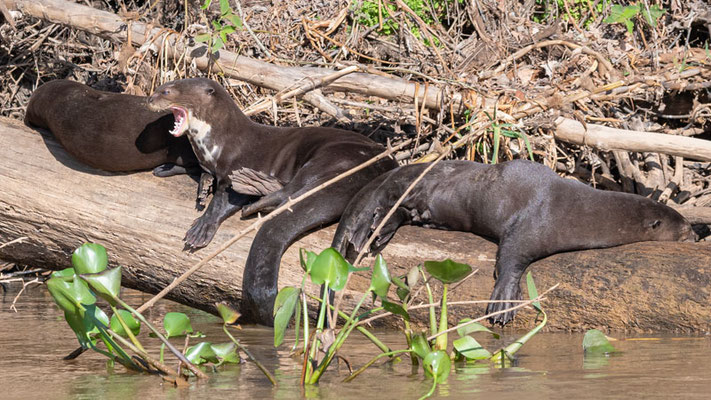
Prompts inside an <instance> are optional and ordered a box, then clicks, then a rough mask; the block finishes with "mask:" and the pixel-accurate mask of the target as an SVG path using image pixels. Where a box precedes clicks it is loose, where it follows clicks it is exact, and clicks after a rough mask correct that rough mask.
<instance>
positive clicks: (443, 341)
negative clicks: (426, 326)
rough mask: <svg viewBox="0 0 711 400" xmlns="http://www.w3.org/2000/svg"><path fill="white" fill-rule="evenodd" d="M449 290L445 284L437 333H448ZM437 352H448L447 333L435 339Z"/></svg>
mask: <svg viewBox="0 0 711 400" xmlns="http://www.w3.org/2000/svg"><path fill="white" fill-rule="evenodd" d="M448 289H449V284H447V283H445V284H444V289H443V290H442V301H441V304H442V305H441V306H440V310H439V330H438V331H437V333H440V332H446V331H447V328H448V322H447V290H448ZM434 347H435V350H445V351H446V350H447V333H444V334H442V335H439V336H437V339H435V346H434Z"/></svg>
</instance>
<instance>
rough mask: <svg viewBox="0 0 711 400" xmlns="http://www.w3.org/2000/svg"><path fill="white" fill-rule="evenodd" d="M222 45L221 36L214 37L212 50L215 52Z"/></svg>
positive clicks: (223, 43)
mask: <svg viewBox="0 0 711 400" xmlns="http://www.w3.org/2000/svg"><path fill="white" fill-rule="evenodd" d="M224 45H225V42H223V41H222V38H220V37H216V38H215V41H214V42H213V43H212V52H213V53H217V52H218V51H219V50H220V49H221V48H222V46H224Z"/></svg>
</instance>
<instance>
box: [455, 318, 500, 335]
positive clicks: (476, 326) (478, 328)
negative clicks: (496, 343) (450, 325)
mask: <svg viewBox="0 0 711 400" xmlns="http://www.w3.org/2000/svg"><path fill="white" fill-rule="evenodd" d="M469 321H471V318H465V319H463V320H461V321H459V324H458V325H462V324H464V323H466V322H469ZM476 332H487V333H490V334H491V336H493V337H494V338H496V339H499V338H500V337H501V336H500V335H499V334H498V333H496V332H492V331H491V330H489V328H487V327H485V326H484V325H482V324H480V323H477V322H472V323H470V324H469V325H465V326H461V327H459V328H457V333H458V334H459V336H460V337H463V336H467V335H469V334H472V333H476Z"/></svg>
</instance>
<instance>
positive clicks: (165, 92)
mask: <svg viewBox="0 0 711 400" xmlns="http://www.w3.org/2000/svg"><path fill="white" fill-rule="evenodd" d="M160 94H162V95H164V96H167V95H169V94H170V89H163V90H162V91H161V92H160Z"/></svg>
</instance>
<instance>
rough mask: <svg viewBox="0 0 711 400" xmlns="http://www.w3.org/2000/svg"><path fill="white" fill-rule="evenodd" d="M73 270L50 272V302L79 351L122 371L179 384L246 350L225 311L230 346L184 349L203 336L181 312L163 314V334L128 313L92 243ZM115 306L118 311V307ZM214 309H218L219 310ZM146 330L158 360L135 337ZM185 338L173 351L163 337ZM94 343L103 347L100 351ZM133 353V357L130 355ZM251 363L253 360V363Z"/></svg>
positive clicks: (116, 281)
mask: <svg viewBox="0 0 711 400" xmlns="http://www.w3.org/2000/svg"><path fill="white" fill-rule="evenodd" d="M72 265H73V267H72V268H67V269H64V270H62V271H58V272H55V273H53V274H52V275H51V278H50V279H49V280H48V281H47V288H48V289H49V292H50V294H51V295H52V298H53V299H54V301H55V303H57V305H58V306H59V308H60V309H61V310H62V311H63V312H64V317H65V320H66V321H67V323H68V324H69V326H70V327H71V328H72V330H73V331H74V333H75V335H76V337H77V339H78V341H79V344H80V345H81V346H82V348H85V349H92V350H94V351H96V352H98V353H100V354H103V355H104V356H106V357H108V358H109V360H110V362H112V363H113V362H118V363H120V364H122V365H124V366H125V367H126V368H129V369H131V370H135V371H141V372H150V373H155V372H159V373H161V374H163V375H167V376H169V378H167V379H169V380H171V381H173V382H175V383H178V380H184V379H185V378H186V377H187V376H188V375H192V376H196V377H198V378H200V379H207V378H208V375H206V374H205V373H204V372H203V371H202V370H200V369H199V368H197V367H196V365H200V364H203V363H206V362H211V363H213V364H214V365H215V366H219V365H222V364H225V363H239V362H240V361H241V359H240V357H239V355H238V354H237V349H238V348H239V349H241V350H243V351H244V352H245V353H246V354H248V355H249V356H250V358H252V359H253V360H254V357H251V355H250V354H249V352H248V351H247V350H246V349H245V348H244V347H243V346H241V345H240V344H239V342H238V341H237V340H236V339H235V338H234V337H233V336H232V335H231V334H230V333H229V332H228V331H227V325H228V324H231V323H233V322H234V321H235V320H236V317H235V318H234V319H233V316H232V315H230V314H229V313H228V312H224V313H223V312H220V314H221V315H222V317H223V320H224V321H225V329H224V330H225V333H226V334H227V335H228V336H229V337H230V339H231V340H232V342H229V343H225V344H211V343H209V342H201V343H198V344H197V345H195V346H192V347H188V343H189V339H190V338H191V337H202V335H201V334H199V333H198V334H195V335H191V334H192V333H193V329H192V326H191V324H190V319H189V318H188V316H187V315H185V314H183V313H175V312H172V313H167V314H166V315H165V317H164V320H163V328H164V331H163V332H161V331H159V330H158V329H157V328H156V327H154V326H153V325H152V324H151V323H149V322H148V321H147V320H146V319H145V318H144V317H143V315H142V314H141V313H139V312H138V311H136V310H135V309H133V308H132V307H131V306H129V305H128V304H126V303H125V302H124V301H123V300H121V299H120V298H119V290H120V288H121V267H117V268H108V256H107V254H106V249H105V248H104V247H103V246H101V245H99V244H94V243H86V244H84V245H82V246H80V247H79V248H77V249H76V250H75V251H74V253H73V254H72ZM97 297H100V298H102V299H104V300H105V301H106V302H107V303H108V304H109V308H110V309H111V312H112V316H111V318H109V317H108V315H107V314H106V313H105V312H104V311H103V310H102V309H101V308H99V307H98V306H97V305H96V301H97ZM119 307H120V308H119ZM218 309H219V308H218ZM141 326H145V327H146V328H147V329H148V330H149V331H151V336H152V337H155V338H158V339H159V340H160V341H161V342H162V344H161V348H160V357H159V359H155V358H154V357H152V356H151V355H149V354H148V352H147V351H146V349H145V347H144V346H143V344H142V343H141V342H140V341H139V340H138V338H137V336H138V335H139V333H140V331H141ZM177 337H184V338H185V349H184V350H183V351H180V350H178V349H177V348H176V347H175V346H174V345H173V344H171V342H170V341H168V338H177ZM99 343H103V346H102V347H99ZM165 348H167V349H168V350H169V351H170V352H171V353H172V354H173V355H174V356H175V357H176V358H177V359H178V360H180V366H181V367H185V368H186V369H187V370H188V371H189V373H184V372H183V371H182V370H181V369H178V371H175V370H173V369H171V368H168V367H167V366H166V365H165V364H164V363H163V356H164V349H165ZM129 353H133V356H131V355H129ZM255 362H256V360H255ZM257 365H258V366H259V367H260V369H262V371H263V372H264V373H265V375H266V376H267V377H268V378H269V379H270V381H271V382H272V383H275V381H274V378H273V377H272V376H271V374H269V373H268V372H267V371H266V369H264V367H263V366H262V365H261V364H259V363H257Z"/></svg>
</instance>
